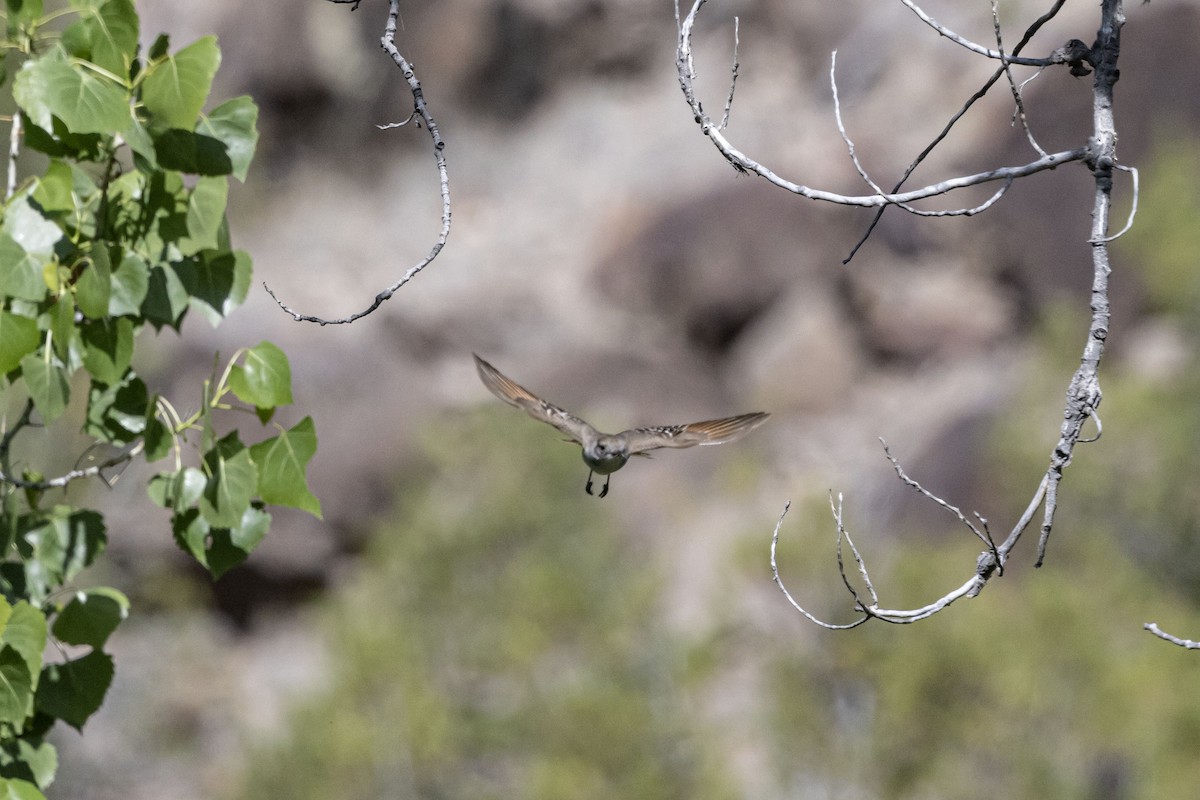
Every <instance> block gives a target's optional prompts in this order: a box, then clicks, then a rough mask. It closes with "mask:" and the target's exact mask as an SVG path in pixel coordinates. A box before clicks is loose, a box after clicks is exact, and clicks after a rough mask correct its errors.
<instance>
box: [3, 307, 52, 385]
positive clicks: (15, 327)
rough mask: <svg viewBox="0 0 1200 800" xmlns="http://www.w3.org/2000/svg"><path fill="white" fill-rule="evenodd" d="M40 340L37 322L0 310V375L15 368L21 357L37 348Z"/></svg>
mask: <svg viewBox="0 0 1200 800" xmlns="http://www.w3.org/2000/svg"><path fill="white" fill-rule="evenodd" d="M41 340H42V335H41V334H40V333H38V328H37V322H35V321H34V320H31V319H29V317H19V316H17V315H16V314H10V313H8V312H7V311H0V375H3V374H7V373H9V372H11V371H12V370H14V369H16V368H17V365H18V364H19V363H21V359H22V358H23V357H25V356H26V355H28V354H29V353H32V352H33V351H34V350H36V349H37V346H38V344H39V343H40V342H41Z"/></svg>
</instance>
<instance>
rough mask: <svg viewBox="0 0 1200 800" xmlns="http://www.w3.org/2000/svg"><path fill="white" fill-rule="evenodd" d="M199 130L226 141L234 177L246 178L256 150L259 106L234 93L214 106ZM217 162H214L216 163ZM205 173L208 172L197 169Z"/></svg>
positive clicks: (222, 141)
mask: <svg viewBox="0 0 1200 800" xmlns="http://www.w3.org/2000/svg"><path fill="white" fill-rule="evenodd" d="M196 132H197V133H203V134H207V135H209V136H211V137H213V138H214V139H217V140H219V141H220V142H221V143H222V144H224V145H225V153H226V157H227V159H228V161H229V163H230V167H231V170H232V172H233V175H234V177H235V178H237V179H238V180H239V181H244V180H246V173H247V172H248V171H249V169H250V162H251V160H253V158H254V150H255V148H256V147H257V146H258V106H257V105H255V104H254V101H253V100H251V99H250V98H249V97H246V96H244V95H243V96H242V97H235V98H233V99H232V100H227V101H226V102H224V103H222V104H221V105H219V106H217V107H216V108H214V109H213V110H212V113H210V114H209V115H208V116H207V117H205V118H204V119H202V120H200V124H199V125H197V126H196ZM214 166H215V165H214ZM196 172H199V173H200V174H202V175H209V174H224V173H208V172H204V171H203V170H202V169H197V170H196Z"/></svg>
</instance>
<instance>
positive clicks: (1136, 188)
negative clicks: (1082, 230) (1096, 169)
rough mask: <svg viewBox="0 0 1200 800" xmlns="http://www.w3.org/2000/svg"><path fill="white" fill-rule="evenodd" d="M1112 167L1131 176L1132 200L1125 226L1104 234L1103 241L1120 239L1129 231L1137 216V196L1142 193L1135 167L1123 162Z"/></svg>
mask: <svg viewBox="0 0 1200 800" xmlns="http://www.w3.org/2000/svg"><path fill="white" fill-rule="evenodd" d="M1113 168H1114V169H1119V170H1123V171H1124V172H1128V173H1129V174H1130V177H1132V178H1133V202H1132V204H1131V205H1130V207H1129V219H1127V220H1126V221H1125V227H1124V228H1121V230H1119V231H1117V232H1116V233H1114V234H1113V235H1112V236H1106V237H1105V238H1104V239H1103V241H1104V242H1105V243H1108V242H1111V241H1113V240H1114V239H1120V238H1121V237H1122V236H1124V235H1125V234H1127V233H1129V229H1130V228H1132V227H1133V220H1134V218H1135V217H1137V210H1138V197H1139V196H1140V195H1141V193H1142V190H1141V185H1140V183H1141V182H1140V180H1139V178H1138V171H1137V167H1127V166H1125V165H1124V164H1113Z"/></svg>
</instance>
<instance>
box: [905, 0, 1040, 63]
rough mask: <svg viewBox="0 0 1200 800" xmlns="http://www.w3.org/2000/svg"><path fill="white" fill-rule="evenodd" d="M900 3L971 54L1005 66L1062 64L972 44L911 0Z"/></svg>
mask: <svg viewBox="0 0 1200 800" xmlns="http://www.w3.org/2000/svg"><path fill="white" fill-rule="evenodd" d="M900 2H901V3H903V4H904V5H906V6H908V8H909V9H911V10H912V12H913V13H914V14H916V15H917V16H918V17H920V19H921V21H922V22H924V23H925V24H926V25H928V26H929V27H931V28H933V29H934V30H935V31H937V32H938V34H940V35H941V36H945V37H946V38H947V39H949V40H950V41H952V42H954V43H955V44H958V45H961V46H963V47H965V48H967V49H968V50H970V51H971V52H972V53H978V54H979V55H981V56H987V57H988V58H995V59H999V60H1000V61H1002V62H1003V63H1005V64H1020V65H1021V66H1025V67H1048V66H1050V65H1051V64H1057V63H1062V62H1058V61H1055V60H1054V57H1053V56H1051V57H1050V58H1025V57H1023V56H1017V55H1015V53H1014V54H1012V55H1005V54H1004V51H1003V50H990V49H988V48H986V47H984V46H983V45H981V44H976V43H975V42H972V41H970V40H969V39H966V38H965V37H963V36H959V35H958V34H957V33H955V32H954V31H952V30H950V29H949V28H947V27H945V26H944V25H941V24H939V23H938V22H937V20H935V19H934V18H933V17H931V16H929V15H928V14H926V13H925V12H924V10H922V9H921V7H920V6H918V5H917V4H916V3H914V2H913V1H912V0H900Z"/></svg>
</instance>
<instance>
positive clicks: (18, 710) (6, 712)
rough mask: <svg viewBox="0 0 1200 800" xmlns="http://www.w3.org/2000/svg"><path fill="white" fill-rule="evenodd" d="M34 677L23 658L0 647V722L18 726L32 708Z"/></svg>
mask: <svg viewBox="0 0 1200 800" xmlns="http://www.w3.org/2000/svg"><path fill="white" fill-rule="evenodd" d="M33 691H34V676H33V675H32V674H30V672H29V665H28V664H27V663H26V662H25V659H24V657H22V655H21V654H20V653H18V652H17V651H16V650H15V649H14V648H12V647H7V646H5V647H0V722H6V723H9V724H11V725H19V724H20V723H21V722H22V721H23V720H24V719H25V718H26V717H27V716H29V712H30V710H31V708H32V706H33Z"/></svg>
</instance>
